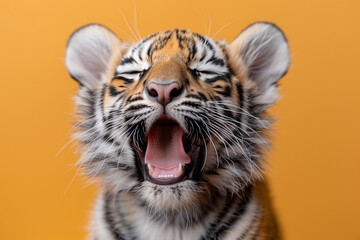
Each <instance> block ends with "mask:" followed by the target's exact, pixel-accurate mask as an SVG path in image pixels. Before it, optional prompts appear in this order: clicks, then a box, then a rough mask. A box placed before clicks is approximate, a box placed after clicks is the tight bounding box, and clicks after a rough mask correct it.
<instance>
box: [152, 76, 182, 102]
mask: <svg viewBox="0 0 360 240" xmlns="http://www.w3.org/2000/svg"><path fill="white" fill-rule="evenodd" d="M181 90H182V88H181V87H180V86H179V84H178V83H176V82H172V83H155V82H152V83H150V84H149V86H148V87H147V88H146V91H147V94H148V96H149V98H150V99H151V100H153V101H156V102H158V103H160V104H161V105H163V106H166V105H167V104H168V103H169V102H171V101H172V100H173V99H174V98H176V97H178V96H179V95H180V94H181Z"/></svg>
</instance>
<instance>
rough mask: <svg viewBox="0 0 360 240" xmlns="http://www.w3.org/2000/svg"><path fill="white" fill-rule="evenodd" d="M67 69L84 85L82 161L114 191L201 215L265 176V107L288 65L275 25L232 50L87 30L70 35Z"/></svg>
mask: <svg viewBox="0 0 360 240" xmlns="http://www.w3.org/2000/svg"><path fill="white" fill-rule="evenodd" d="M66 66H67V68H68V70H69V73H70V74H71V76H72V77H73V78H74V79H75V80H77V81H78V82H79V83H80V89H79V94H78V96H77V100H76V103H77V108H78V111H79V123H78V133H77V134H76V135H75V137H76V138H77V139H78V141H79V142H80V143H81V144H82V147H81V150H82V157H81V159H80V163H79V164H80V166H81V167H83V168H84V169H86V170H87V173H88V174H89V175H90V176H101V179H102V180H101V181H102V184H103V186H104V188H105V189H107V190H108V191H112V192H114V193H118V192H127V193H128V194H129V195H132V196H133V197H134V201H136V202H138V203H139V205H141V206H146V207H148V208H149V209H150V210H151V211H152V212H164V211H166V210H167V211H172V212H174V211H175V212H176V211H177V210H179V209H181V210H189V211H193V209H194V207H196V206H199V205H201V206H203V208H206V207H204V206H206V204H208V205H209V206H210V204H211V203H210V202H211V201H213V199H216V198H217V197H220V196H225V195H226V194H229V193H231V194H238V193H239V192H241V190H242V189H243V188H244V187H245V186H246V185H247V184H249V183H251V182H252V181H254V180H255V179H257V178H259V177H260V176H261V172H262V169H263V168H262V162H263V159H262V150H263V149H264V147H265V146H266V145H267V140H266V130H267V129H268V128H269V122H270V118H269V117H268V116H267V114H266V110H267V108H268V107H269V106H271V105H272V104H273V103H274V102H275V101H276V99H277V93H276V90H277V82H278V80H279V79H280V78H281V77H282V76H283V75H284V74H285V73H286V71H287V69H288V66H289V50H288V44H287V42H286V39H285V37H284V35H283V34H282V32H281V31H280V30H279V29H278V28H277V27H275V26H274V25H272V24H269V23H255V24H253V25H251V26H249V27H248V28H246V29H245V30H244V31H243V32H242V33H241V34H240V35H239V36H238V37H237V38H236V39H235V40H234V41H233V42H231V43H230V44H227V43H225V42H220V41H214V40H212V39H210V38H208V37H206V36H202V35H200V34H197V33H193V32H191V31H189V30H177V29H176V30H172V31H166V32H159V33H155V34H152V35H150V36H148V37H146V38H145V39H143V40H141V41H140V42H138V43H130V42H123V41H121V40H120V39H119V38H118V37H117V36H116V35H115V34H114V33H112V32H111V31H110V30H108V29H107V28H105V27H103V26H101V25H88V26H85V27H83V28H81V29H79V30H77V31H76V32H75V33H74V34H73V35H72V36H71V38H70V40H69V42H68V46H67V50H66ZM209 199H212V200H209ZM181 212H184V211H181ZM185 212H186V211H185ZM199 216H200V215H199Z"/></svg>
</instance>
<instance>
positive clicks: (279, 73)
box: [230, 22, 290, 94]
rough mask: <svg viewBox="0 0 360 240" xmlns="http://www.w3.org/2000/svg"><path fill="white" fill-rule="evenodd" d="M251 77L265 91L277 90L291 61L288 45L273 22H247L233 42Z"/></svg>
mask: <svg viewBox="0 0 360 240" xmlns="http://www.w3.org/2000/svg"><path fill="white" fill-rule="evenodd" d="M230 48H231V51H232V52H233V53H234V54H235V55H233V56H235V58H238V59H237V60H240V63H241V65H242V66H243V67H244V70H245V73H246V75H247V77H248V79H249V80H250V81H253V82H255V83H256V84H257V85H258V89H259V90H260V91H261V92H262V93H263V94H266V93H267V92H268V91H270V90H274V88H275V90H276V88H277V87H276V85H277V82H278V80H279V79H280V78H281V77H283V76H284V75H285V74H286V72H287V70H288V68H289V64H290V54H289V46H288V43H287V40H286V38H285V35H284V34H283V32H282V31H281V30H280V29H279V28H278V27H277V26H275V25H274V24H272V23H266V22H257V23H254V24H251V25H250V26H248V27H247V28H246V29H245V30H244V31H243V32H241V33H240V35H239V36H238V37H237V38H236V39H235V40H234V41H233V42H232V43H231V44H230Z"/></svg>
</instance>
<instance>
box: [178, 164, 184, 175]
mask: <svg viewBox="0 0 360 240" xmlns="http://www.w3.org/2000/svg"><path fill="white" fill-rule="evenodd" d="M178 170H179V175H181V174H182V173H183V165H182V164H181V163H179V168H178Z"/></svg>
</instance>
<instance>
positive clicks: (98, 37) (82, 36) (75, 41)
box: [65, 24, 121, 87]
mask: <svg viewBox="0 0 360 240" xmlns="http://www.w3.org/2000/svg"><path fill="white" fill-rule="evenodd" d="M120 44H121V41H120V39H119V38H118V37H117V36H116V35H115V34H114V33H113V32H111V31H110V30H109V29H107V28H106V27H104V26H102V25H97V24H90V25H86V26H84V27H82V28H80V29H78V30H76V31H75V32H74V33H73V34H72V35H71V37H70V39H69V42H68V45H67V48H66V59H65V62H66V67H67V69H68V71H69V73H70V75H71V77H72V78H74V79H75V80H76V81H78V82H79V83H80V85H82V86H86V87H96V86H98V85H99V84H101V83H102V82H103V81H104V79H103V78H104V76H105V75H106V71H107V69H108V67H109V62H110V59H111V57H112V54H113V52H114V49H115V48H118V47H120Z"/></svg>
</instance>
